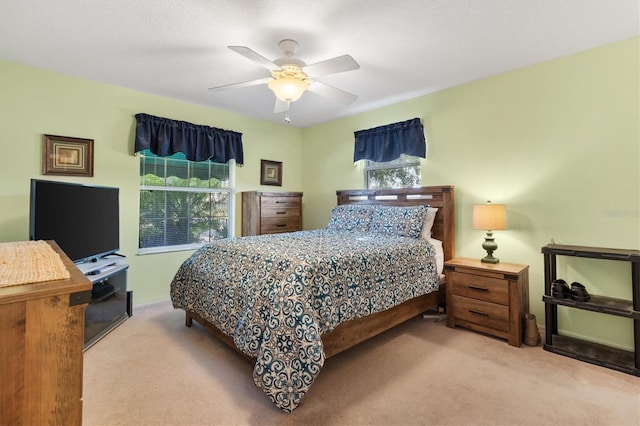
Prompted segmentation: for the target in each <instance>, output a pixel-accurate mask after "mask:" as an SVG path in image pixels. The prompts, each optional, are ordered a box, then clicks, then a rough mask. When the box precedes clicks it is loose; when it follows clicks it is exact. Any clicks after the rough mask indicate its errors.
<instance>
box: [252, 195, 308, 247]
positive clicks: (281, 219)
mask: <svg viewBox="0 0 640 426" xmlns="http://www.w3.org/2000/svg"><path fill="white" fill-rule="evenodd" d="M301 230H302V193H301V192H259V191H247V192H243V193H242V236H243V237H244V236H248V235H262V234H277V233H281V232H294V231H301Z"/></svg>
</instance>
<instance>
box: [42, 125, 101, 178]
mask: <svg viewBox="0 0 640 426" xmlns="http://www.w3.org/2000/svg"><path fill="white" fill-rule="evenodd" d="M42 174H43V175H63V176H89V177H91V176H93V139H81V138H70V137H67V136H55V135H42Z"/></svg>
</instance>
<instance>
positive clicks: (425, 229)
mask: <svg viewBox="0 0 640 426" xmlns="http://www.w3.org/2000/svg"><path fill="white" fill-rule="evenodd" d="M436 213H438V209H437V208H435V207H431V206H429V208H428V209H427V214H426V215H425V216H424V223H423V224H422V232H421V233H420V238H422V239H423V240H427V239H429V238H431V235H432V233H431V228H433V222H435V220H436Z"/></svg>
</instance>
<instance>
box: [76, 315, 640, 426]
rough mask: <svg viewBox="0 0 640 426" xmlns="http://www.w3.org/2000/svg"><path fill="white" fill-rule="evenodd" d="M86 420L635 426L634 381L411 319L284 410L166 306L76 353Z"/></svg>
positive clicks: (334, 365)
mask: <svg viewBox="0 0 640 426" xmlns="http://www.w3.org/2000/svg"><path fill="white" fill-rule="evenodd" d="M84 362H85V367H84V419H83V420H84V422H83V423H84V424H85V425H249V424H251V425H313V424H317V425H320V424H327V425H428V424H435V425H552V424H554V425H639V424H640V378H638V377H634V376H630V375H627V374H624V373H620V372H617V371H613V370H609V369H606V368H602V367H598V366H594V365H590V364H587V363H583V362H580V361H575V360H572V359H570V358H567V357H563V356H559V355H555V354H552V353H549V352H546V351H544V350H542V348H541V347H540V346H538V347H529V346H523V347H521V348H514V347H511V346H509V345H507V344H506V343H505V342H504V341H502V340H499V339H494V338H491V337H488V336H484V335H481V334H477V333H474V332H471V331H467V330H464V329H455V330H454V329H449V328H447V327H446V326H445V325H444V323H442V322H439V323H436V322H432V321H428V320H423V319H421V318H415V319H413V320H410V321H408V322H407V323H405V324H402V325H400V326H398V327H396V328H394V329H392V330H390V331H388V332H387V333H384V334H383V335H381V336H378V337H377V338H374V339H372V340H370V341H368V342H365V343H363V344H361V345H359V346H357V347H356V348H353V349H351V350H348V351H346V352H344V353H342V354H340V355H337V356H336V357H334V358H332V359H329V360H328V361H327V362H326V363H325V367H324V369H323V371H322V372H321V373H320V376H319V377H318V379H317V380H316V383H315V384H314V385H313V387H312V388H311V390H310V391H309V393H308V394H307V396H306V398H305V399H304V401H303V403H302V404H301V405H300V407H298V408H297V409H296V410H295V411H294V412H293V413H292V414H286V413H283V412H281V411H280V410H279V409H278V408H276V407H275V406H274V405H273V404H272V403H271V402H270V401H269V400H268V398H267V397H266V395H264V394H263V393H262V391H260V390H259V389H258V388H257V387H256V386H255V385H254V384H253V379H252V376H251V373H252V366H251V365H250V363H249V362H248V361H246V360H245V359H243V358H242V357H240V356H239V355H238V354H236V353H235V352H233V351H232V350H230V349H229V348H227V347H226V346H225V345H223V344H222V343H220V342H218V341H217V340H216V339H215V338H213V337H212V336H210V335H209V334H208V333H207V332H206V331H205V330H204V329H203V328H201V327H200V326H198V325H194V326H193V327H192V328H186V327H185V326H184V315H183V313H182V311H176V310H173V309H172V308H171V306H170V304H169V303H168V302H162V303H158V304H154V305H149V306H145V307H143V308H138V309H136V310H135V311H134V316H133V317H132V318H130V319H128V320H127V321H125V322H124V323H123V324H122V325H121V326H119V327H118V328H116V329H115V330H114V331H113V332H111V333H110V334H108V335H107V336H106V337H105V338H104V339H102V340H101V341H99V342H98V343H96V344H95V345H94V346H93V347H91V348H90V349H89V350H88V351H87V352H85V357H84Z"/></svg>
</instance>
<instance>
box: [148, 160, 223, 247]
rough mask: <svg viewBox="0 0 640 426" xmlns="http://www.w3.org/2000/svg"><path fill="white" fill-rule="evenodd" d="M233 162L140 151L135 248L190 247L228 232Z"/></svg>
mask: <svg viewBox="0 0 640 426" xmlns="http://www.w3.org/2000/svg"><path fill="white" fill-rule="evenodd" d="M234 164H235V163H234V162H233V160H231V161H229V163H228V164H218V163H211V162H209V161H202V162H196V161H189V160H187V159H186V157H185V155H184V154H183V153H176V154H173V155H172V156H170V157H158V156H156V155H154V154H152V153H151V151H149V150H143V151H140V222H139V237H138V247H139V252H140V253H150V252H160V251H171V250H184V249H194V248H197V247H200V246H201V245H203V244H205V243H208V242H211V241H213V240H217V239H220V238H227V237H230V236H232V233H233V227H232V226H230V224H231V223H233V222H232V220H230V219H231V218H232V217H233V214H232V213H233V198H234V197H233V196H232V192H233V185H232V181H233V179H231V177H230V176H233V173H232V172H233V170H234V167H235V165H234ZM230 172H231V173H230Z"/></svg>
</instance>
